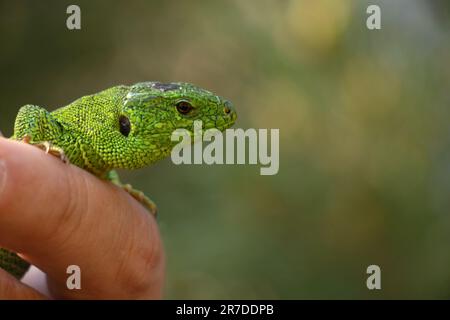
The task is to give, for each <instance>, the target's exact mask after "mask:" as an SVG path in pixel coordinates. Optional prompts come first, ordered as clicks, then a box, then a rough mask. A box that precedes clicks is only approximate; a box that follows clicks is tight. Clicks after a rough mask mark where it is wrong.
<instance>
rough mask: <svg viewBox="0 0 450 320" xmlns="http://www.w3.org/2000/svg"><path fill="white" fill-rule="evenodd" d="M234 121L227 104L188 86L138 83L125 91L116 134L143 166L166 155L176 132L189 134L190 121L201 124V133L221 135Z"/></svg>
mask: <svg viewBox="0 0 450 320" xmlns="http://www.w3.org/2000/svg"><path fill="white" fill-rule="evenodd" d="M236 118H237V115H236V112H235V110H234V108H233V106H232V104H231V102H229V101H228V100H226V99H223V98H221V97H219V96H217V95H215V94H213V93H212V92H209V91H207V90H204V89H202V88H199V87H196V86H194V85H192V84H189V83H160V82H142V83H137V84H135V85H132V86H131V87H128V91H127V93H126V95H125V97H124V101H123V105H122V110H121V114H120V116H119V126H120V128H119V130H120V132H121V133H122V135H123V136H124V139H125V140H128V141H129V143H130V145H131V144H132V145H134V146H136V148H138V150H135V151H136V152H137V153H139V152H141V155H140V157H142V158H144V159H145V160H146V161H145V162H146V163H142V166H143V165H147V164H149V163H152V162H154V161H157V160H159V159H161V158H164V157H165V156H167V155H168V154H170V151H171V149H172V147H173V146H174V145H175V144H177V142H173V141H171V136H172V133H173V132H174V131H175V130H176V129H186V130H188V131H189V132H193V131H194V121H199V120H201V121H202V127H203V130H207V129H212V128H215V129H218V130H220V131H223V130H225V129H227V128H229V127H231V126H232V125H233V124H234V122H235V121H236ZM137 156H139V155H137ZM140 166H141V165H140Z"/></svg>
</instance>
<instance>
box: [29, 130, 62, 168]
mask: <svg viewBox="0 0 450 320" xmlns="http://www.w3.org/2000/svg"><path fill="white" fill-rule="evenodd" d="M22 142H24V143H27V144H31V145H33V146H35V147H38V148H39V149H41V150H43V151H45V153H47V154H51V155H53V156H55V157H58V158H59V159H60V160H61V161H62V162H63V163H69V158H67V156H66V154H65V153H64V150H63V149H61V148H59V147H57V146H55V145H53V144H52V143H51V142H50V141H43V142H37V143H32V142H31V136H30V135H28V134H26V135H24V136H23V138H22Z"/></svg>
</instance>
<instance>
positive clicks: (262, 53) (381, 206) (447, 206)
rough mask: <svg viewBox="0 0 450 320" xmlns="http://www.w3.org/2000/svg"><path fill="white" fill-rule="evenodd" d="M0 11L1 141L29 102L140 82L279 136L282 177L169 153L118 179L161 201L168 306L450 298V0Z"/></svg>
mask: <svg viewBox="0 0 450 320" xmlns="http://www.w3.org/2000/svg"><path fill="white" fill-rule="evenodd" d="M70 4H78V5H79V6H80V7H81V17H82V18H81V20H82V21H81V22H82V29H81V30H80V31H69V30H67V28H66V18H67V16H68V15H67V14H66V8H67V6H68V5H70ZM369 4H378V5H380V6H381V10H382V29H381V30H379V31H369V30H368V29H367V28H366V18H367V16H368V15H367V14H366V8H367V6H368V5H369ZM0 18H1V19H0V40H1V50H0V71H1V72H0V74H1V76H0V87H1V106H0V110H1V112H0V128H1V129H2V131H3V132H4V133H5V134H7V135H10V134H12V131H13V123H14V119H15V115H16V113H17V111H18V109H19V107H20V106H22V105H24V104H27V103H32V104H37V105H40V106H44V107H46V108H48V109H49V110H53V109H55V108H57V107H59V106H62V105H65V104H67V103H69V102H71V101H73V100H74V99H76V98H78V97H80V96H82V95H85V94H90V93H94V92H96V91H100V90H102V89H104V88H107V87H110V86H113V85H117V84H132V83H135V82H140V81H148V80H159V81H187V82H192V83H195V84H197V85H199V86H202V87H205V88H207V89H210V90H212V91H214V92H216V93H218V94H220V95H222V96H224V97H226V98H228V99H230V100H231V101H233V102H234V104H235V106H236V108H237V111H238V115H239V119H238V122H237V124H236V126H235V127H240V128H251V127H252V128H279V129H280V171H279V173H278V175H275V176H260V175H259V166H256V165H234V166H232V165H223V166H207V165H203V166H199V165H197V166H196V165H191V166H188V165H184V166H175V165H174V164H172V162H171V161H170V159H166V160H164V161H161V162H159V163H157V164H156V165H154V166H152V167H149V168H146V169H142V170H139V171H137V172H125V173H124V174H125V176H124V177H123V180H125V181H129V182H131V183H132V184H133V185H135V186H136V187H138V188H139V189H143V190H145V191H146V193H147V194H149V195H150V196H151V197H152V198H153V200H155V202H156V203H157V204H158V206H159V209H160V220H159V223H160V228H161V233H162V236H163V238H164V243H165V248H166V251H167V263H168V264H167V266H168V270H167V286H166V298H192V299H195V298H213V299H215V298H233V299H234V298H250V299H252V298H275V299H278V298H285V299H296V298H330V299H337V298H344V299H347V298H450V250H449V247H450V2H448V1H445V0H441V1H437V0H434V1H425V0H422V1H420V0H397V1H394V0H392V1H375V0H372V1H358V0H354V1H350V0H346V1H339V0H303V1H302V0H291V1H287V0H285V1H277V0H249V1H241V0H232V1H206V0H204V1H162V0H161V1H120V2H119V1H95V2H94V1H12V0H10V1H1V2H0ZM371 264H377V265H379V266H380V267H381V272H382V290H379V291H376V290H375V291H369V290H368V289H367V288H366V278H367V274H366V268H367V266H369V265H371Z"/></svg>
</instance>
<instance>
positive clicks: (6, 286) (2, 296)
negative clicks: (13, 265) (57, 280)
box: [0, 269, 46, 300]
mask: <svg viewBox="0 0 450 320" xmlns="http://www.w3.org/2000/svg"><path fill="white" fill-rule="evenodd" d="M31 299H46V297H45V296H43V295H42V294H40V293H39V292H37V291H36V290H34V289H33V288H30V287H29V286H27V285H25V284H23V283H21V282H20V281H18V280H17V279H16V278H14V277H13V276H11V275H10V274H9V273H7V272H5V271H4V270H1V269H0V300H31Z"/></svg>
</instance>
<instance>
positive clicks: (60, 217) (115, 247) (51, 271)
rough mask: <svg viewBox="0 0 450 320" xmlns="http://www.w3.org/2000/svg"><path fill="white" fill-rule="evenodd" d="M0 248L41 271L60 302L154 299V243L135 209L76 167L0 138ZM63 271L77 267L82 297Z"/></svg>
mask: <svg viewBox="0 0 450 320" xmlns="http://www.w3.org/2000/svg"><path fill="white" fill-rule="evenodd" d="M0 245H1V246H5V247H6V248H9V249H13V250H15V251H17V252H20V253H22V254H23V256H24V257H26V258H27V260H29V261H30V262H31V263H33V264H35V265H36V266H38V267H39V268H40V269H41V270H43V271H44V272H46V273H47V274H48V276H49V279H50V280H51V283H49V285H50V289H51V290H53V291H55V292H56V294H59V295H61V296H63V297H73V296H77V297H83V298H89V297H94V296H95V295H97V296H98V295H103V296H108V297H123V296H125V297H131V296H135V297H142V296H145V297H148V298H152V297H159V296H160V294H161V293H160V292H161V287H162V283H161V282H162V280H161V279H162V273H163V263H164V260H163V253H162V244H161V241H160V237H159V233H158V229H157V226H156V223H155V220H154V219H153V218H152V217H151V216H150V215H149V214H148V213H147V212H146V210H145V209H144V208H143V207H142V206H141V205H140V204H139V203H137V202H136V201H135V200H133V199H132V198H131V197H130V196H129V195H127V194H126V193H125V192H124V191H123V190H121V189H120V188H117V187H115V186H113V185H112V184H110V183H108V182H106V181H102V180H100V179H98V178H97V177H95V176H93V175H91V174H89V173H88V172H86V171H84V170H82V169H80V168H78V167H76V166H73V165H67V164H64V163H62V162H61V161H60V160H59V159H57V158H55V157H52V156H50V155H48V154H45V153H44V152H42V151H41V150H39V149H38V148H34V147H33V146H30V145H26V144H23V143H19V142H15V141H10V140H6V139H2V138H0ZM70 265H77V266H79V267H80V268H81V272H82V290H78V291H77V290H72V291H70V290H68V289H67V287H66V280H67V277H68V274H67V273H66V270H67V268H68V266H70ZM99 275H100V276H99Z"/></svg>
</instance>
